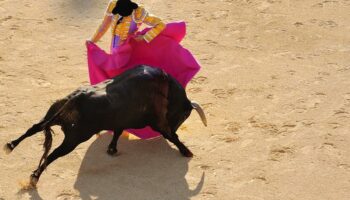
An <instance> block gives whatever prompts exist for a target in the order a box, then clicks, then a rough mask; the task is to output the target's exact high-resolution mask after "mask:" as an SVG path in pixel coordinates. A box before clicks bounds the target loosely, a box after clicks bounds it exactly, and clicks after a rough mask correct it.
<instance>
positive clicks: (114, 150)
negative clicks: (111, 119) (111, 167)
mask: <svg viewBox="0 0 350 200" xmlns="http://www.w3.org/2000/svg"><path fill="white" fill-rule="evenodd" d="M122 133H123V130H119V129H116V130H114V133H113V138H112V141H111V143H110V144H109V145H108V149H107V153H108V154H109V155H111V156H113V155H115V154H116V153H117V152H118V150H117V143H118V139H119V137H120V135H121V134H122Z"/></svg>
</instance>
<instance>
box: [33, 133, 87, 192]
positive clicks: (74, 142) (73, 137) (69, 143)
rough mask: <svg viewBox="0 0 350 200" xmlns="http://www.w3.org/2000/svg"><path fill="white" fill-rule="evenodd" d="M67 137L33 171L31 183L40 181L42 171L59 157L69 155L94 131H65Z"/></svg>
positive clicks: (34, 183)
mask: <svg viewBox="0 0 350 200" xmlns="http://www.w3.org/2000/svg"><path fill="white" fill-rule="evenodd" d="M64 133H65V138H64V140H63V142H62V144H61V145H60V146H58V147H57V148H56V149H55V150H53V152H52V153H50V154H49V156H48V157H47V158H46V159H45V160H44V162H43V163H42V164H41V165H40V164H39V166H38V168H37V169H36V170H35V171H34V172H33V173H32V175H31V176H30V184H31V185H32V186H33V187H35V185H36V183H37V182H38V180H39V178H40V175H41V173H42V172H43V171H44V170H45V169H46V167H47V166H48V165H50V164H51V163H52V162H53V161H55V160H56V159H57V158H59V157H62V156H65V155H67V154H68V153H70V152H72V151H73V150H74V149H75V148H76V147H77V146H78V145H79V144H80V143H82V142H85V141H86V140H88V139H89V138H91V136H92V135H93V133H91V134H90V133H89V132H88V131H85V132H83V131H74V132H73V131H67V132H66V131H64Z"/></svg>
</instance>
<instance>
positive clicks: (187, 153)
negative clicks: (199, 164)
mask: <svg viewBox="0 0 350 200" xmlns="http://www.w3.org/2000/svg"><path fill="white" fill-rule="evenodd" d="M181 154H182V155H183V156H185V157H188V158H192V157H193V153H192V152H191V151H190V150H188V149H187V150H184V151H182V152H181Z"/></svg>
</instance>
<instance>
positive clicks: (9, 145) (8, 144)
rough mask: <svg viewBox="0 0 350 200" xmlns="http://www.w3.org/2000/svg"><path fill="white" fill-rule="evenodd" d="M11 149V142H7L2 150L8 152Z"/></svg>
mask: <svg viewBox="0 0 350 200" xmlns="http://www.w3.org/2000/svg"><path fill="white" fill-rule="evenodd" d="M13 149H14V147H13V144H11V143H7V144H5V146H4V151H5V153H6V154H10V153H11V152H12V150H13Z"/></svg>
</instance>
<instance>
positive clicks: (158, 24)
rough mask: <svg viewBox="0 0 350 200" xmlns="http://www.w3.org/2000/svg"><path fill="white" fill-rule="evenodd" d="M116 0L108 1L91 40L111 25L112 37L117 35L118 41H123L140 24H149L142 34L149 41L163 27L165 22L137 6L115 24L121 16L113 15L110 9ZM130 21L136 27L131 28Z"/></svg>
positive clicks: (98, 36)
mask: <svg viewBox="0 0 350 200" xmlns="http://www.w3.org/2000/svg"><path fill="white" fill-rule="evenodd" d="M116 3H117V0H111V1H110V2H109V3H108V7H107V10H106V12H105V15H104V19H103V21H102V23H101V25H100V26H99V27H98V29H97V30H96V32H95V34H94V36H93V37H92V38H91V41H92V42H94V43H95V42H97V41H99V40H100V39H101V37H102V36H103V35H104V34H105V32H106V31H107V30H108V28H109V27H111V32H112V38H113V40H114V38H115V36H119V41H118V43H119V44H121V43H123V42H124V41H125V40H126V39H127V37H128V35H129V34H133V33H134V32H136V30H137V28H138V27H139V26H140V25H141V24H142V23H144V24H146V25H148V26H151V27H152V28H151V29H150V30H149V31H147V33H146V34H145V35H144V36H143V39H144V40H145V41H146V42H151V41H152V40H153V39H154V38H155V37H156V36H157V35H158V34H159V33H160V32H161V31H162V30H163V29H164V28H165V24H164V23H163V22H162V21H161V20H160V19H159V18H158V17H156V16H153V15H150V14H149V13H148V12H147V11H146V10H145V9H144V8H143V7H141V6H139V7H138V8H137V9H135V10H134V11H133V12H132V14H131V15H130V16H127V17H123V20H122V21H121V23H119V24H118V25H116V24H117V21H118V20H119V18H120V17H121V16H119V15H114V14H113V13H112V10H113V9H114V7H115V5H116ZM132 23H135V24H136V26H137V27H136V28H134V29H133V30H131V29H130V28H131V27H130V25H131V24H132Z"/></svg>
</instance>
